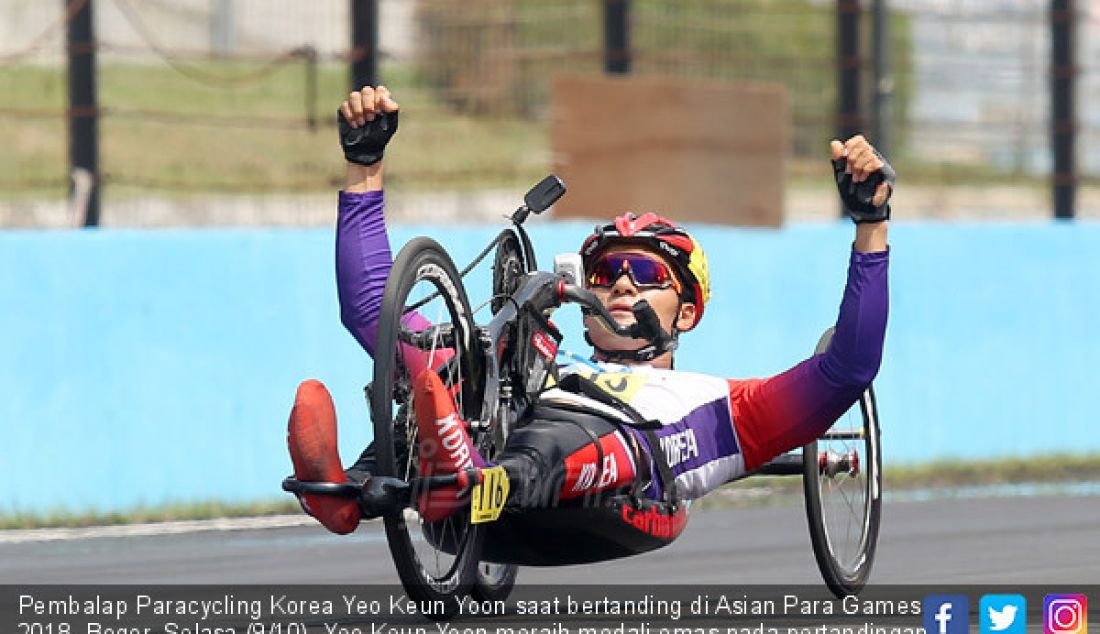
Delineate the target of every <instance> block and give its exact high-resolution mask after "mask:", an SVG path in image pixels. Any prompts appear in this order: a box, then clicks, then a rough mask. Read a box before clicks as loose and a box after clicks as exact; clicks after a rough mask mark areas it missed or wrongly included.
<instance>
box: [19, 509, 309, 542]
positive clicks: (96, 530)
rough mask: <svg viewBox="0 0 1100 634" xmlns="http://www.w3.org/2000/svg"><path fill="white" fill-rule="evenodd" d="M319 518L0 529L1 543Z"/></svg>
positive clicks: (280, 524)
mask: <svg viewBox="0 0 1100 634" xmlns="http://www.w3.org/2000/svg"><path fill="white" fill-rule="evenodd" d="M316 523H317V520H315V519H313V518H312V517H309V516H307V515H305V514H302V515H269V516H265V517H235V518H218V519H212V520H187V521H179V522H151V523H148V524H122V525H118V526H89V527H87V528H31V529H20V530H6V531H0V544H23V543H28V542H53V541H69V540H75V539H96V538H101V537H149V536H154V535H179V534H181V533H200V532H206V531H243V530H254V529H264V528H294V527H297V526H309V525H311V524H316Z"/></svg>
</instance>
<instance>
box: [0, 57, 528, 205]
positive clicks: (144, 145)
mask: <svg viewBox="0 0 1100 634" xmlns="http://www.w3.org/2000/svg"><path fill="white" fill-rule="evenodd" d="M195 68H197V69H199V70H201V71H202V72H203V73H207V74H216V75H218V76H221V77H226V76H240V75H243V74H245V73H246V72H248V71H250V70H254V69H250V68H248V67H247V66H245V65H243V64H231V65H226V64H216V65H215V64H213V63H202V64H197V65H196V66H195ZM388 71H389V72H388V73H387V78H388V80H387V83H388V84H389V85H390V87H391V88H392V89H393V90H394V93H395V95H396V96H397V98H398V99H399V101H400V102H401V104H402V115H401V116H402V125H401V130H400V132H399V137H398V140H397V142H396V143H394V145H393V146H392V148H391V150H390V151H389V152H388V154H387V177H388V178H390V179H391V181H393V182H395V183H397V184H399V185H400V186H401V187H402V188H403V189H406V190H433V189H441V188H446V189H454V188H458V189H462V188H475V187H496V186H515V185H522V184H526V183H529V182H533V181H534V180H537V179H538V178H539V177H540V176H542V175H544V172H545V169H546V168H545V165H546V164H548V162H549V138H548V127H547V125H546V124H540V123H533V122H530V121H525V120H520V119H512V120H508V119H505V120H491V119H487V118H480V117H476V116H471V115H463V114H459V113H456V112H453V111H450V110H448V109H447V108H445V107H443V106H440V105H438V104H437V103H436V102H435V101H434V99H433V98H432V97H431V96H430V95H429V94H428V93H427V92H426V91H425V90H424V89H423V88H418V87H417V84H416V83H415V82H414V81H413V76H412V72H411V71H409V70H404V69H401V68H396V67H395V68H390V69H388ZM99 78H100V85H99V103H100V107H101V108H103V109H104V111H105V114H104V116H103V117H102V119H101V123H100V144H101V170H102V171H103V173H104V176H105V180H106V182H107V188H106V191H107V192H108V195H120V194H122V195H125V194H126V193H127V192H130V191H141V190H144V191H145V192H146V193H148V191H149V190H156V191H157V192H158V193H161V194H168V195H172V194H173V193H175V194H179V193H184V192H206V191H214V192H254V193H268V192H270V193H286V192H321V191H331V190H332V189H333V188H334V187H336V186H338V185H339V184H340V183H341V182H342V177H343V157H342V156H341V154H340V152H339V148H338V146H337V143H336V131H335V126H334V117H335V110H336V106H337V105H338V104H339V102H340V100H341V99H343V97H344V96H345V87H344V84H345V82H346V70H345V68H344V67H343V66H326V67H322V68H321V69H319V72H318V89H317V94H318V97H317V99H316V103H315V104H307V101H306V87H305V72H304V69H303V67H302V66H301V64H300V63H295V64H290V65H287V66H283V67H281V68H279V69H277V70H276V71H275V72H274V73H273V74H272V75H271V76H269V77H268V78H266V79H265V80H264V81H260V82H254V83H244V84H242V85H240V86H237V87H235V88H233V89H227V88H225V87H224V86H220V85H209V84H204V83H202V82H197V81H193V80H191V79H188V78H186V77H184V76H182V75H180V74H179V73H176V72H174V71H172V70H168V69H166V68H164V67H162V66H157V65H107V66H103V67H101V68H100V77H99ZM64 94H65V93H64V74H63V71H62V70H61V69H51V68H45V67H30V66H24V67H3V66H0V139H4V140H5V146H6V150H7V151H5V152H3V153H0V174H2V176H0V196H4V197H9V198H10V197H12V196H14V195H23V196H29V195H34V196H38V197H41V196H49V197H60V196H63V195H64V194H65V191H66V188H67V181H66V176H65V171H66V169H67V168H66V164H67V154H66V153H67V132H66V127H65V126H66V124H65V121H64V119H63V118H62V112H63V109H64V107H65V104H64V99H65V97H64ZM310 117H314V118H315V119H316V120H317V121H318V122H319V125H318V126H317V127H316V129H315V130H311V129H310V128H309V126H308V125H307V121H308V120H309V119H310Z"/></svg>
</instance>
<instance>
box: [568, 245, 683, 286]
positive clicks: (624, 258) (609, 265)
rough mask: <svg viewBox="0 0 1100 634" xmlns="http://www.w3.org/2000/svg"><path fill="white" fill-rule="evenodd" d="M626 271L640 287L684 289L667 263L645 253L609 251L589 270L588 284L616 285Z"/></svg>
mask: <svg viewBox="0 0 1100 634" xmlns="http://www.w3.org/2000/svg"><path fill="white" fill-rule="evenodd" d="M624 273H625V274H627V275H628V276H630V281H631V282H633V283H634V286H635V287H637V288H639V289H650V288H669V287H672V288H673V289H674V290H675V291H676V292H677V293H679V292H681V291H682V290H683V289H682V288H681V286H680V282H679V280H677V279H676V276H675V275H673V274H672V271H671V270H670V269H669V268H668V265H667V264H665V263H664V262H663V261H661V260H659V259H657V258H655V257H653V256H649V255H645V254H644V253H608V254H606V255H603V256H600V258H599V259H598V260H596V261H595V263H593V264H592V270H591V271H589V272H588V285H589V286H602V287H610V286H614V284H615V282H616V281H618V279H619V277H620V276H621V275H623V274H624Z"/></svg>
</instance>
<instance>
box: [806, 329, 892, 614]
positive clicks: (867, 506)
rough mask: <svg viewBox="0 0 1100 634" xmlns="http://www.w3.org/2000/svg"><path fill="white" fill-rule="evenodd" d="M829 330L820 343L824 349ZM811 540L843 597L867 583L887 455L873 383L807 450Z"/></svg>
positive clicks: (832, 586)
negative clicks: (880, 431) (882, 438)
mask: <svg viewBox="0 0 1100 634" xmlns="http://www.w3.org/2000/svg"><path fill="white" fill-rule="evenodd" d="M832 335H833V331H832V329H830V330H829V331H827V332H826V333H825V334H824V335H823V336H822V338H821V341H820V342H819V343H818V346H817V352H818V353H821V352H824V350H825V349H826V348H827V347H828V345H829V342H830V341H831V340H832ZM802 458H803V487H804V491H805V498H806V515H807V518H808V519H809V523H810V541H811V543H812V544H813V549H814V557H815V558H816V559H817V566H818V568H819V569H820V570H821V576H822V577H823V578H824V579H825V583H826V584H827V585H828V586H829V589H830V590H832V591H833V593H834V594H835V595H837V596H838V597H842V596H846V595H850V594H855V593H857V592H859V590H860V589H862V588H863V586H864V584H866V583H867V577H868V576H869V575H870V573H871V565H872V563H873V561H874V556H875V546H876V544H877V543H878V530H879V516H880V512H881V506H882V455H881V451H880V445H879V422H878V408H877V405H876V403H875V391H874V389H873V388H872V387H870V386H869V387H868V388H867V390H866V391H865V392H864V393H863V394H862V395H861V396H860V399H859V402H858V403H856V404H855V405H853V406H852V407H851V408H850V409H849V410H848V411H847V412H845V413H844V415H843V416H841V417H840V418H839V419H838V420H837V422H836V423H834V424H833V426H832V427H830V428H829V430H828V431H826V432H825V434H824V435H823V436H822V437H821V438H819V439H818V440H816V441H814V442H811V443H809V444H807V445H806V446H805V447H803V448H802Z"/></svg>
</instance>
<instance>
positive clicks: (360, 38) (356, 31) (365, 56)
mask: <svg viewBox="0 0 1100 634" xmlns="http://www.w3.org/2000/svg"><path fill="white" fill-rule="evenodd" d="M377 85H378V0H351V90H359V89H360V88H362V87H363V86H377Z"/></svg>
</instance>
